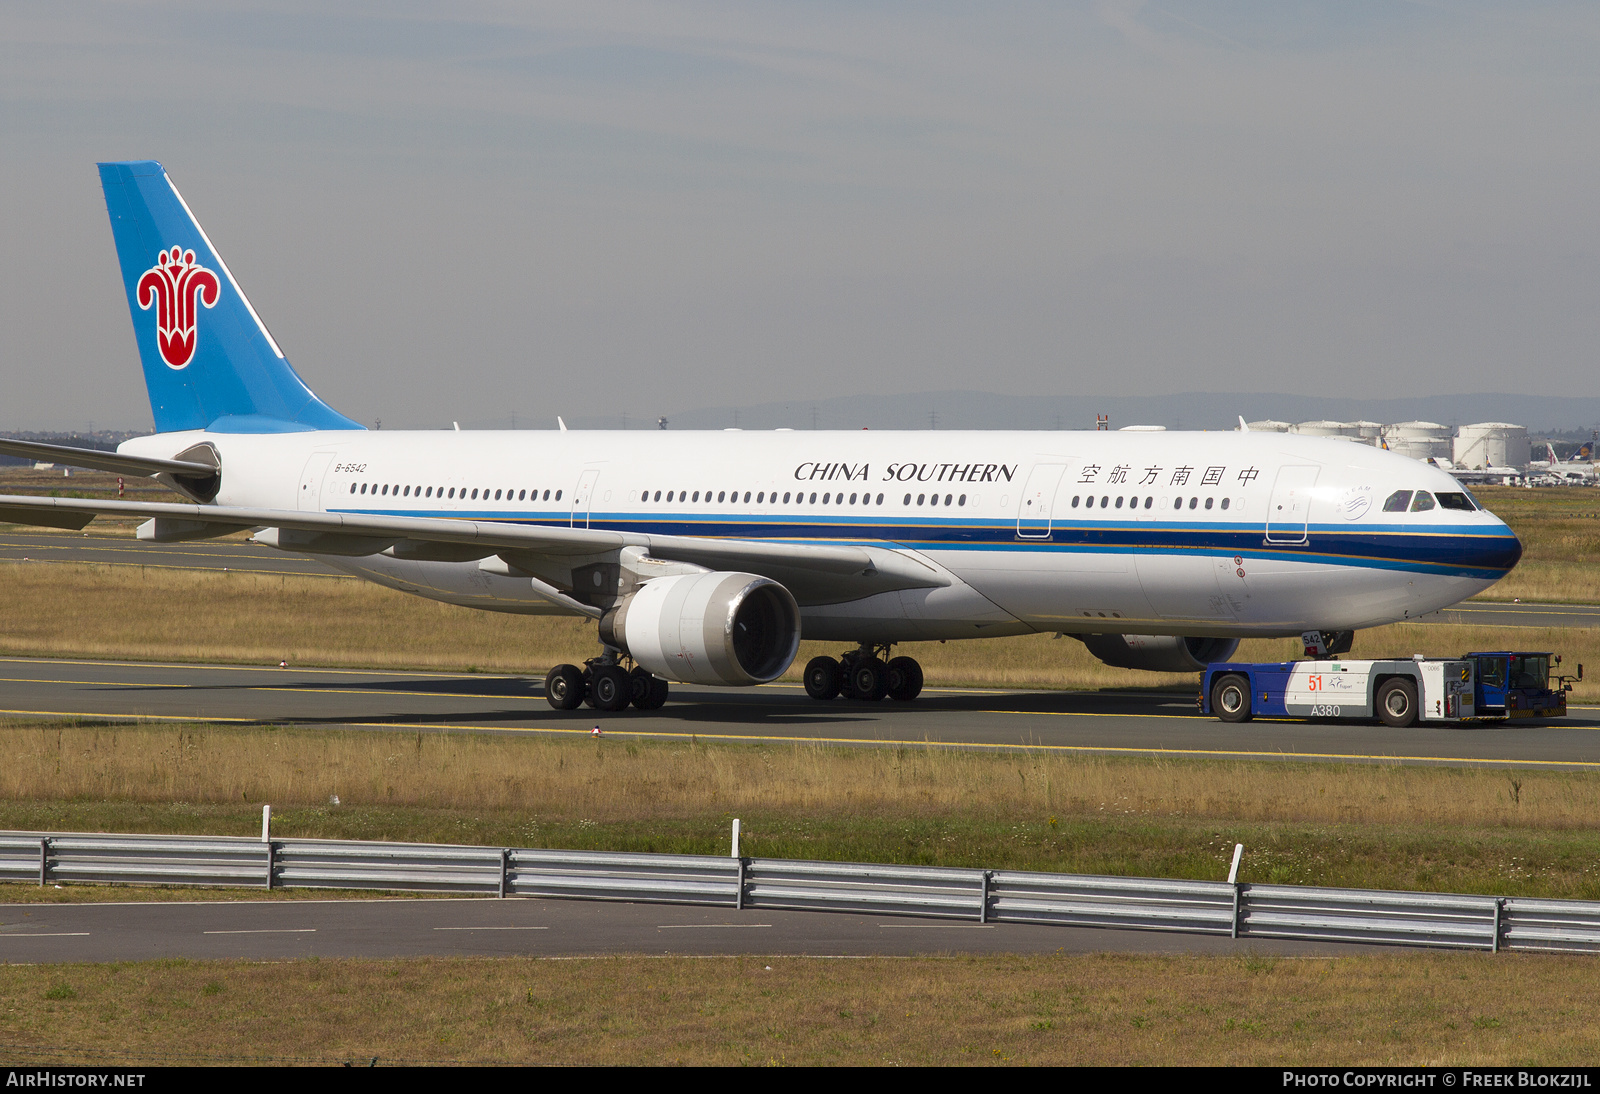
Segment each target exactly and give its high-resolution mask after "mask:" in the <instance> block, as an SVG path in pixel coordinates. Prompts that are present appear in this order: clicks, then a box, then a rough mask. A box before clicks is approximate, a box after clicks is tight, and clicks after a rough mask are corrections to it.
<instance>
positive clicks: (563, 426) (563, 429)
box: [556, 414, 567, 433]
mask: <svg viewBox="0 0 1600 1094" xmlns="http://www.w3.org/2000/svg"><path fill="white" fill-rule="evenodd" d="M556 425H558V426H560V427H561V432H563V433H565V432H566V431H567V423H566V422H564V421H562V420H561V415H559V414H557V415H556Z"/></svg>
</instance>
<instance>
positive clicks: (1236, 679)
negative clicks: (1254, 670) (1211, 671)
mask: <svg viewBox="0 0 1600 1094" xmlns="http://www.w3.org/2000/svg"><path fill="white" fill-rule="evenodd" d="M1211 711H1212V713H1213V714H1215V715H1216V716H1217V717H1218V718H1221V719H1222V720H1223V721H1224V722H1248V721H1249V720H1250V717H1251V712H1250V684H1249V682H1248V681H1246V680H1245V678H1244V677H1243V676H1224V677H1223V678H1222V679H1220V680H1218V681H1217V682H1216V683H1215V684H1212V685H1211Z"/></svg>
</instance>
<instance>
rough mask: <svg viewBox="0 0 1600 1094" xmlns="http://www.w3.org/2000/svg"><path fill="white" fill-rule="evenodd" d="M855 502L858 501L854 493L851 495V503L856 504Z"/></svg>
mask: <svg viewBox="0 0 1600 1094" xmlns="http://www.w3.org/2000/svg"><path fill="white" fill-rule="evenodd" d="M855 503H856V496H855V495H854V494H851V495H850V504H851V505H854V504H855Z"/></svg>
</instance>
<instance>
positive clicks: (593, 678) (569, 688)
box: [544, 648, 668, 714]
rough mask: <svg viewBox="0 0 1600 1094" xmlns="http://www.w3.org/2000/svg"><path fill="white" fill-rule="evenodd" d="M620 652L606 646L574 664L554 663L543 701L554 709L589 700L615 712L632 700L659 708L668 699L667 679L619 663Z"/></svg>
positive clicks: (643, 707)
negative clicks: (594, 654)
mask: <svg viewBox="0 0 1600 1094" xmlns="http://www.w3.org/2000/svg"><path fill="white" fill-rule="evenodd" d="M619 657H620V654H619V652H618V651H617V650H614V649H610V648H607V649H606V651H605V652H604V653H603V654H601V655H600V656H599V657H596V658H592V659H591V660H589V661H585V662H584V667H583V668H581V669H580V668H579V667H578V666H577V665H557V666H556V667H555V668H553V669H551V670H550V672H549V673H548V674H547V675H546V676H545V678H544V697H545V700H546V701H547V702H548V703H549V704H550V705H551V706H552V707H554V708H555V709H557V710H577V709H578V707H579V706H580V705H581V704H583V703H588V704H589V705H590V706H591V707H593V708H594V709H596V710H603V711H607V712H608V713H613V714H614V713H616V712H618V711H622V710H626V709H627V708H628V705H629V704H630V703H631V704H633V706H634V707H635V708H636V709H638V710H659V709H661V707H662V706H663V705H665V703H666V701H667V690H668V689H667V682H666V681H665V680H662V679H660V678H659V677H656V676H654V675H652V674H651V673H650V672H648V671H647V670H645V669H643V668H640V667H638V666H635V667H634V668H633V670H632V671H629V670H628V669H626V668H624V667H622V665H620V664H618V659H619Z"/></svg>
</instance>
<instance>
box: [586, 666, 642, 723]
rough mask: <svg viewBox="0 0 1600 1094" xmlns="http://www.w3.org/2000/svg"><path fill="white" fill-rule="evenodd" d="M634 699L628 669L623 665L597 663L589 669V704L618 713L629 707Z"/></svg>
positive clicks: (597, 708) (598, 708)
mask: <svg viewBox="0 0 1600 1094" xmlns="http://www.w3.org/2000/svg"><path fill="white" fill-rule="evenodd" d="M632 699H633V685H632V683H631V682H630V681H629V679H628V670H627V669H624V668H623V667H622V666H621V665H596V666H595V667H594V668H592V669H590V670H589V704H590V705H591V706H593V707H594V708H595V709H596V710H604V711H608V712H610V713H613V714H614V713H616V712H617V711H619V710H625V709H627V706H628V703H629V702H630V701H632Z"/></svg>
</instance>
